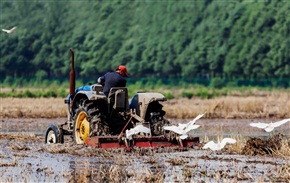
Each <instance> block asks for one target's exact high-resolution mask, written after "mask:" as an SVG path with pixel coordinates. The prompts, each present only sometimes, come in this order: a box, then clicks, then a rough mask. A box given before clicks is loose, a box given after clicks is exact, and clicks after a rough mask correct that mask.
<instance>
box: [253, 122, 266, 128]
mask: <svg viewBox="0 0 290 183" xmlns="http://www.w3.org/2000/svg"><path fill="white" fill-rule="evenodd" d="M250 126H252V127H257V128H263V129H264V128H266V127H268V126H269V124H267V123H250Z"/></svg>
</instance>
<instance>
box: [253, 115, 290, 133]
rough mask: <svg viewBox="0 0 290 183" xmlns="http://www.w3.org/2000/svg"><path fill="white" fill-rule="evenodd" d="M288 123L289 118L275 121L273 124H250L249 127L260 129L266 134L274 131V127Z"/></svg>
mask: <svg viewBox="0 0 290 183" xmlns="http://www.w3.org/2000/svg"><path fill="white" fill-rule="evenodd" d="M289 121H290V118H288V119H283V120H281V121H277V122H275V123H272V122H271V123H260V122H259V123H250V126H252V127H257V128H262V129H264V130H265V131H266V132H271V131H273V130H274V128H276V127H278V126H280V125H283V124H285V123H287V122H289Z"/></svg>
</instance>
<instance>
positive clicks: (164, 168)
mask: <svg viewBox="0 0 290 183" xmlns="http://www.w3.org/2000/svg"><path fill="white" fill-rule="evenodd" d="M65 120H66V119H65V118H55V119H45V118H31V119H30V118H29V119H28V118H24V119H9V118H8V119H1V121H0V132H1V133H0V175H1V178H0V182H216V181H221V180H223V181H225V182H226V181H228V182H286V181H287V180H289V179H290V174H289V172H290V159H289V157H282V156H281V157H279V156H278V157H277V156H273V155H271V153H270V154H269V153H264V154H262V153H260V154H259V153H257V152H258V151H257V152H255V153H253V152H254V149H253V147H254V146H256V147H265V146H266V145H268V144H271V143H272V144H275V145H277V144H278V143H277V141H274V140H275V139H276V140H277V139H278V138H277V137H276V138H274V136H275V134H283V138H286V139H287V138H289V131H290V126H289V125H288V124H286V125H283V126H280V127H278V128H276V129H275V131H274V132H273V134H268V133H266V132H264V131H263V130H261V129H256V128H253V127H250V126H249V123H251V122H269V121H268V119H201V120H199V121H198V122H197V124H199V125H201V127H200V128H198V129H197V130H196V131H194V133H193V134H191V135H192V136H198V137H200V139H201V143H204V142H205V141H207V140H206V139H209V140H212V139H216V137H217V135H221V136H223V137H235V138H240V139H244V140H245V142H242V141H239V140H238V142H239V144H234V145H229V146H226V148H224V149H223V150H222V151H220V152H212V151H210V150H203V149H202V148H200V147H194V148H190V149H187V150H186V151H181V150H180V149H179V148H166V149H165V148H164V149H161V148H160V149H152V148H148V149H139V148H136V149H134V150H133V151H132V152H126V151H125V149H112V150H109V149H96V148H93V147H87V146H85V145H76V144H75V143H74V142H73V141H72V139H71V137H69V136H66V137H65V143H64V144H44V133H45V130H46V128H47V127H48V126H49V125H50V124H61V123H63V122H65ZM169 120H170V121H172V122H173V123H179V122H181V123H182V122H187V121H188V120H176V119H169ZM259 139H260V140H259ZM271 139H273V141H271ZM244 149H247V150H248V152H252V153H245V152H246V151H245V150H244ZM249 149H252V150H249ZM243 152H244V153H243Z"/></svg>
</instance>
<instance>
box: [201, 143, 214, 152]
mask: <svg viewBox="0 0 290 183" xmlns="http://www.w3.org/2000/svg"><path fill="white" fill-rule="evenodd" d="M216 147H217V144H216V143H214V142H213V141H209V142H208V143H206V144H205V145H204V146H203V147H202V148H203V149H208V148H210V149H211V150H213V151H215V150H216Z"/></svg>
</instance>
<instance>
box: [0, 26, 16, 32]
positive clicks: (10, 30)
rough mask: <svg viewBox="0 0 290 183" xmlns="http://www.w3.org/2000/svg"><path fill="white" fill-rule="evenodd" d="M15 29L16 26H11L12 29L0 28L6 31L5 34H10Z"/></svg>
mask: <svg viewBox="0 0 290 183" xmlns="http://www.w3.org/2000/svg"><path fill="white" fill-rule="evenodd" d="M15 29H16V27H13V28H12V29H9V30H7V29H2V31H3V32H6V33H7V34H11V33H12V32H13V31H14V30H15Z"/></svg>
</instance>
